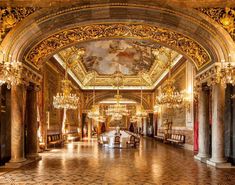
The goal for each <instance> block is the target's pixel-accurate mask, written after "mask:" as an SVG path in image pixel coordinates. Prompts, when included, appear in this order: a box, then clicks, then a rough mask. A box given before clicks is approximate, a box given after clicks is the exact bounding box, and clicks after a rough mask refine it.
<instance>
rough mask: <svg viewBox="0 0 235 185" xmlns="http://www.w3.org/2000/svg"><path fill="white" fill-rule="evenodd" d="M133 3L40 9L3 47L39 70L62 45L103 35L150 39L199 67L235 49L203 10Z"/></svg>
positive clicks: (13, 31) (217, 60)
mask: <svg viewBox="0 0 235 185" xmlns="http://www.w3.org/2000/svg"><path fill="white" fill-rule="evenodd" d="M131 2H132V1H130V2H129V3H122V4H120V3H107V4H93V5H86V6H78V7H74V8H67V9H63V10H62V9H42V10H39V11H37V12H36V13H34V14H32V15H30V16H28V17H27V18H25V20H23V21H22V22H21V23H20V24H19V25H18V26H17V27H15V28H14V29H13V30H12V31H11V32H10V33H9V34H8V35H7V37H6V38H5V40H4V42H3V47H4V50H5V52H6V53H7V54H8V55H7V56H9V55H11V56H12V60H18V61H22V62H24V63H26V64H27V65H29V66H30V67H31V68H33V69H34V70H35V71H37V72H39V70H40V64H42V63H43V62H44V61H46V60H47V59H48V58H49V57H51V56H52V55H53V54H54V53H57V52H58V51H60V50H61V49H64V48H66V47H69V46H71V45H74V44H76V43H78V42H81V41H83V42H85V41H86V40H96V39H104V38H116V37H124V38H125V37H128V38H144V39H151V40H153V41H155V42H157V43H160V44H162V45H165V46H167V47H169V48H172V49H174V50H176V51H178V52H180V53H182V54H183V55H184V56H185V57H186V58H188V59H189V60H190V61H192V62H193V63H194V65H195V66H196V67H197V69H198V71H201V70H203V69H204V68H206V67H207V66H208V65H210V64H212V63H214V62H219V61H220V60H221V59H227V58H228V56H229V53H231V52H232V51H234V46H233V41H232V39H231V37H230V36H229V34H228V33H227V32H226V31H225V30H223V29H220V28H217V27H218V25H216V24H215V23H214V22H213V24H212V23H211V20H210V19H208V18H205V16H204V15H202V13H200V12H199V11H196V10H194V9H189V8H188V9H182V8H181V9H179V8H177V7H175V8H174V9H173V8H172V7H164V6H159V5H157V6H155V5H154V4H151V5H149V4H148V3H146V5H140V4H131ZM133 2H134V1H133ZM91 21H92V23H91ZM58 40H60V41H58ZM66 40H67V41H66ZM45 46H46V47H47V48H46V49H44V47H45Z"/></svg>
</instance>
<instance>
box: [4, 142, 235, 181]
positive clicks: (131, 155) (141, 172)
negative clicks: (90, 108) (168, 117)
mask: <svg viewBox="0 0 235 185" xmlns="http://www.w3.org/2000/svg"><path fill="white" fill-rule="evenodd" d="M41 155H42V158H43V159H42V160H41V161H39V162H35V163H31V164H29V165H27V166H24V167H22V168H20V169H17V170H14V171H10V172H8V173H5V174H3V175H0V184H4V185H5V184H40V185H43V184H55V185H59V184H79V185H80V184H81V185H82V184H89V185H92V184H95V185H97V184H110V185H111V184H124V185H126V184H136V185H138V184H146V185H147V184H159V185H163V184H164V185H171V184H175V185H176V184H177V185H184V184H185V185H189V184H200V185H207V184H208V185H209V184H213V185H214V184H218V185H222V184H223V185H235V169H223V170H222V169H215V168H213V167H208V166H206V164H203V163H200V162H199V161H196V160H194V158H193V153H192V152H191V151H186V150H183V149H179V148H176V147H172V146H168V145H165V144H162V143H158V142H157V141H154V140H151V139H143V140H142V142H141V146H140V148H139V149H108V148H104V147H100V146H98V145H97V143H96V142H91V143H90V142H78V143H73V144H69V145H66V146H65V148H63V149H54V150H51V151H49V152H45V153H42V154H41Z"/></svg>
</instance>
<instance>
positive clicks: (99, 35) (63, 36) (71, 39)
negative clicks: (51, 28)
mask: <svg viewBox="0 0 235 185" xmlns="http://www.w3.org/2000/svg"><path fill="white" fill-rule="evenodd" d="M107 38H132V39H142V40H152V41H154V42H159V43H164V44H166V45H168V46H170V47H172V48H175V49H176V50H179V51H181V52H182V53H185V54H186V55H187V56H188V57H190V58H191V59H192V60H193V61H194V62H195V64H196V66H197V68H198V69H200V68H201V67H203V66H204V65H206V64H208V63H209V62H210V61H211V58H210V56H209V54H208V53H207V52H206V50H205V49H204V48H203V47H202V46H200V45H199V44H198V43H197V42H195V41H193V40H192V39H190V38H189V37H186V36H184V35H182V34H180V33H177V32H174V31H171V30H167V29H164V28H158V27H156V26H151V25H144V24H124V23H107V24H95V25H87V26H80V27H77V28H73V29H70V30H64V31H61V32H58V33H56V34H54V35H52V36H50V37H48V38H47V39H45V40H43V41H41V42H40V43H39V44H38V45H36V46H35V47H33V48H32V50H31V51H30V52H29V53H28V55H27V56H26V60H27V61H30V62H31V63H34V64H35V65H36V66H40V65H41V64H42V62H43V61H44V59H45V58H46V57H48V56H49V55H51V54H52V53H54V52H55V51H56V50H61V49H62V48H64V47H66V46H67V45H71V44H73V43H74V44H77V43H79V42H81V41H91V40H97V39H107Z"/></svg>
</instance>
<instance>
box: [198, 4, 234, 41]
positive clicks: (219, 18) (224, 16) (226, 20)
mask: <svg viewBox="0 0 235 185" xmlns="http://www.w3.org/2000/svg"><path fill="white" fill-rule="evenodd" d="M197 10H199V11H201V12H202V13H204V14H206V15H207V16H209V17H210V18H212V19H213V20H215V21H216V22H217V23H219V24H220V25H221V26H222V27H223V28H224V29H225V30H226V31H227V32H228V33H229V34H230V36H231V37H232V39H233V40H234V41H235V8H198V9H197Z"/></svg>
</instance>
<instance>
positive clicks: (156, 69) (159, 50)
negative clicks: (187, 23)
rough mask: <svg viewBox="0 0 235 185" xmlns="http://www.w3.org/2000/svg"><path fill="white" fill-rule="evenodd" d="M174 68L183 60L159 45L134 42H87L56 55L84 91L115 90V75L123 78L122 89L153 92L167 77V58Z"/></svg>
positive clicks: (133, 40)
mask: <svg viewBox="0 0 235 185" xmlns="http://www.w3.org/2000/svg"><path fill="white" fill-rule="evenodd" d="M170 52H172V58H171V59H172V62H173V63H174V65H175V64H176V63H177V62H178V61H179V60H180V59H181V58H182V55H180V54H178V53H177V52H175V51H173V50H171V49H169V48H166V47H163V46H161V45H159V44H156V43H153V42H150V41H146V40H135V39H108V40H107V39H106V40H99V41H91V42H84V43H81V44H78V45H76V46H72V47H70V48H66V49H65V50H62V51H60V52H59V53H58V54H56V55H54V57H55V58H56V59H57V61H58V62H60V63H61V65H62V66H65V63H67V66H68V68H69V69H70V70H71V73H72V74H73V75H72V76H74V77H75V78H76V81H78V82H79V85H80V87H81V88H82V89H92V88H93V87H94V86H96V89H112V88H113V85H114V74H115V73H116V72H121V73H122V74H123V86H122V88H123V89H140V87H141V86H144V88H145V89H151V90H152V89H154V88H155V86H156V85H157V81H159V79H160V78H163V77H164V76H165V74H166V63H169V59H168V58H167V54H170Z"/></svg>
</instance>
